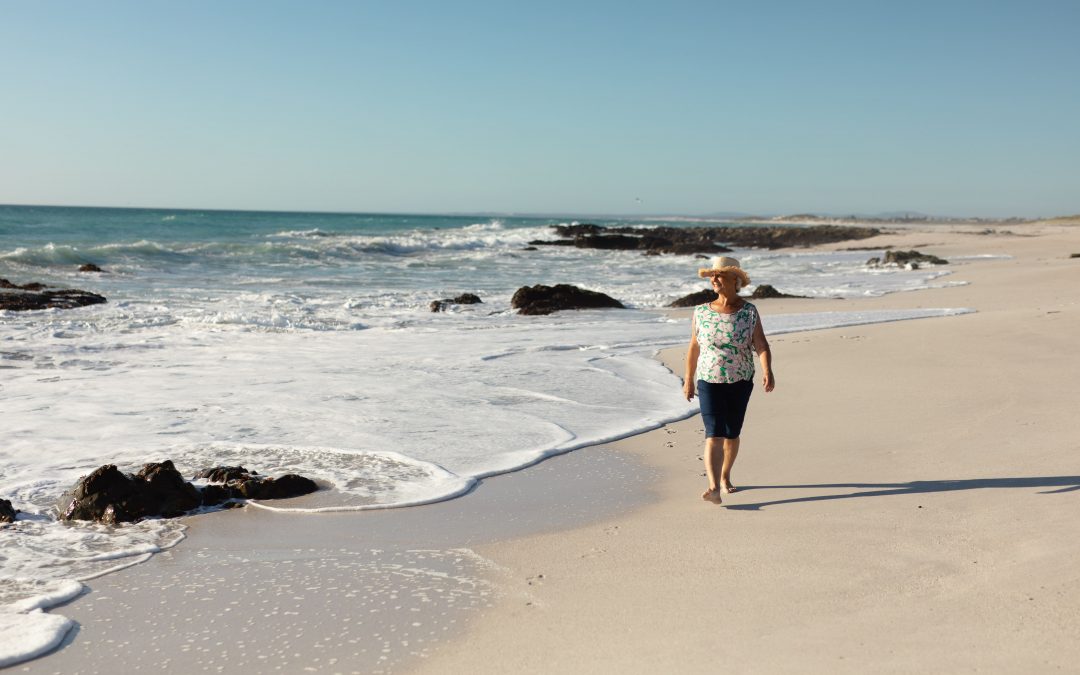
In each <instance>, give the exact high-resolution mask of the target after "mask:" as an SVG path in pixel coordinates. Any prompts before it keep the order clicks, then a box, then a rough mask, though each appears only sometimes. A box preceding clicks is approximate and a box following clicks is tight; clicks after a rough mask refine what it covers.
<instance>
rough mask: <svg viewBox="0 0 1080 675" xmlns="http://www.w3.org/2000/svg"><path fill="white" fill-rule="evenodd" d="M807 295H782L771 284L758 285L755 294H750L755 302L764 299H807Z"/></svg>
mask: <svg viewBox="0 0 1080 675" xmlns="http://www.w3.org/2000/svg"><path fill="white" fill-rule="evenodd" d="M805 297H806V296H805V295H788V294H787V293H781V292H780V291H778V290H776V289H775V288H773V287H772V286H770V285H769V284H758V285H757V287H756V288H754V292H753V293H751V294H750V298H751V299H753V300H760V299H762V298H805Z"/></svg>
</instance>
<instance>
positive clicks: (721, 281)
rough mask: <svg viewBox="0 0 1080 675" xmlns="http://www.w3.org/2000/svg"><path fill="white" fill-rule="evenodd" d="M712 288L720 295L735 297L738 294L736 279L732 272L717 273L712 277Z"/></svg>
mask: <svg viewBox="0 0 1080 675" xmlns="http://www.w3.org/2000/svg"><path fill="white" fill-rule="evenodd" d="M712 287H713V290H714V291H716V292H717V293H719V294H721V295H727V296H729V297H730V296H732V295H736V294H738V292H739V281H738V277H737V276H736V275H735V273H734V272H719V273H717V274H714V275H712Z"/></svg>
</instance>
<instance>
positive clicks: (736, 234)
mask: <svg viewBox="0 0 1080 675" xmlns="http://www.w3.org/2000/svg"><path fill="white" fill-rule="evenodd" d="M554 229H555V234H557V235H558V236H560V237H563V238H562V239H555V240H537V241H531V242H529V244H530V245H546V246H575V247H577V248H601V249H620V250H640V251H644V252H651V253H677V254H686V255H689V254H695V253H725V252H728V251H730V250H731V249H730V248H728V247H729V246H739V247H749V248H767V249H776V248H786V247H789V246H803V247H805V246H816V245H819V244H831V243H835V242H838V241H846V240H850V239H866V238H868V237H873V236H875V235H877V234H880V230H878V229H876V228H873V227H853V226H841V225H813V226H810V227H790V226H788V227H782V226H745V227H655V228H649V229H642V228H634V227H610V228H605V227H602V226H600V225H593V224H591V223H583V224H580V225H558V226H556V227H555V228H554Z"/></svg>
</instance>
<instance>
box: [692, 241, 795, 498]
mask: <svg viewBox="0 0 1080 675" xmlns="http://www.w3.org/2000/svg"><path fill="white" fill-rule="evenodd" d="M698 276H700V277H709V278H711V279H712V287H713V290H714V291H716V295H717V297H716V300H713V301H712V302H709V303H706V304H704V305H698V306H697V307H695V308H694V316H693V320H692V322H691V328H690V347H689V349H688V350H687V352H686V379H685V381H684V382H683V394H684V395H685V396H686V400H687V401H690V400H692V399H693V398H694V394H695V388H696V393H697V397H698V403H699V405H700V406H701V419H702V420H703V421H704V422H705V475H706V476H708V479H709V489H708V490H706V491H705V492H704V494H702V495H701V498H702V499H704V500H705V501H709V502H713V503H714V504H719V503H720V502H721V501H722V500H721V498H720V492H721V490H723V491H724V492H734V491H735V486H734V485H732V483H731V466H732V465H733V464H734V463H735V458H736V457H738V456H739V434H740V433H741V432H742V425H743V418H744V416H745V415H746V404H747V403H749V402H750V392H751V391H753V389H754V357H753V354H751V353H750V351H751V349H753V351H756V352H757V354H758V357H759V358H760V359H761V370H762V371H763V372H762V378H761V384H762V386H763V387H765V391H772V390H773V387H775V386H776V378H775V377H774V376H773V372H772V352H770V351H769V341H768V340H766V339H765V330H764V329H763V328H762V327H761V317H760V316H759V315H758V311H757V307H754V305H752V304H751V303H749V302H747V301H745V300H743V299H742V298H740V297H739V289H741V288H743V287H744V286H746V285H747V284H749V283H750V277H749V276H747V274H746V272H744V271H743V270H742V268H741V267H740V266H739V261H738V260H736V259H735V258H728V257H726V256H721V257H719V258H714V259H713V266H712V267H710V268H706V269H701V270H698Z"/></svg>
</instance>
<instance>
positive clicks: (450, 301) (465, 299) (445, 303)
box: [429, 293, 483, 312]
mask: <svg viewBox="0 0 1080 675" xmlns="http://www.w3.org/2000/svg"><path fill="white" fill-rule="evenodd" d="M482 302H483V300H481V299H480V296H479V295H474V294H472V293H462V294H461V295H459V296H457V297H456V298H443V299H442V300H432V301H431V305H429V307H431V311H433V312H442V311H444V310H445V309H446V308H447V307H449V306H450V305H477V304H480V303H482Z"/></svg>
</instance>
